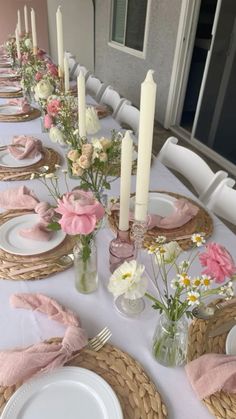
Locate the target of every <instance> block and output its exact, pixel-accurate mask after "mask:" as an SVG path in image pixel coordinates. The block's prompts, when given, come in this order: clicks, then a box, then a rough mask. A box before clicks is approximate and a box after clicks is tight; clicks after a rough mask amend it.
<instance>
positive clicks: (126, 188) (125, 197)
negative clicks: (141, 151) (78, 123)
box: [119, 131, 133, 231]
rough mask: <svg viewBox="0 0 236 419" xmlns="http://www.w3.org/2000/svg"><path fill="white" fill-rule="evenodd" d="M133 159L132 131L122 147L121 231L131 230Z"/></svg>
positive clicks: (127, 134)
mask: <svg viewBox="0 0 236 419" xmlns="http://www.w3.org/2000/svg"><path fill="white" fill-rule="evenodd" d="M132 157H133V140H132V138H131V135H130V131H126V133H125V136H124V138H123V140H122V147H121V172H120V218H119V230H121V231H127V230H128V229H129V201H130V188H131V171H132Z"/></svg>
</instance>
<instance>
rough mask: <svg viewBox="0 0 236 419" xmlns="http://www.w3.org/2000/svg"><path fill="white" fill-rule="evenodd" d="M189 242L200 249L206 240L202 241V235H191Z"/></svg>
mask: <svg viewBox="0 0 236 419" xmlns="http://www.w3.org/2000/svg"><path fill="white" fill-rule="evenodd" d="M191 240H192V242H193V243H194V244H196V246H197V247H201V246H202V245H203V244H204V243H206V240H205V239H204V235H203V234H202V233H195V234H192V236H191Z"/></svg>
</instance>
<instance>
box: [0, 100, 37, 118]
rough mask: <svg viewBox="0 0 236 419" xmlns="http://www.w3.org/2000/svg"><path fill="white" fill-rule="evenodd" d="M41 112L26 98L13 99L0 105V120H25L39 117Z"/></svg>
mask: <svg viewBox="0 0 236 419" xmlns="http://www.w3.org/2000/svg"><path fill="white" fill-rule="evenodd" d="M40 115H41V112H40V110H39V109H38V108H35V107H33V106H32V105H30V104H29V103H28V102H27V101H26V100H25V99H11V100H9V101H8V102H6V103H4V104H1V105H0V122H25V121H31V120H33V119H36V118H39V117H40Z"/></svg>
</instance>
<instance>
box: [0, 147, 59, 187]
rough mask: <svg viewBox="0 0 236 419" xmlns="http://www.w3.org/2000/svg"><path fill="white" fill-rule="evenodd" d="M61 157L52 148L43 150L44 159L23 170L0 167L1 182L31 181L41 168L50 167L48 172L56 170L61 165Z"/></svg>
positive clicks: (22, 168)
mask: <svg viewBox="0 0 236 419" xmlns="http://www.w3.org/2000/svg"><path fill="white" fill-rule="evenodd" d="M60 162H61V156H60V154H58V153H57V152H56V151H55V150H53V149H52V148H46V147H44V149H43V157H42V159H41V160H39V161H38V162H37V163H35V164H32V165H31V166H27V167H21V168H19V167H18V168H11V169H7V168H6V167H2V166H0V180H6V181H8V180H27V179H30V176H31V175H32V173H35V172H37V170H39V169H40V168H41V167H43V166H48V167H49V168H48V172H49V173H50V172H52V171H54V170H55V164H60Z"/></svg>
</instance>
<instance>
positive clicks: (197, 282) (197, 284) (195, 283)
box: [192, 276, 202, 288]
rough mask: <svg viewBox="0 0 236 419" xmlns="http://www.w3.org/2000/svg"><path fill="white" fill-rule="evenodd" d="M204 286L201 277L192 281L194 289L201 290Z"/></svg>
mask: <svg viewBox="0 0 236 419" xmlns="http://www.w3.org/2000/svg"><path fill="white" fill-rule="evenodd" d="M201 285H202V278H201V277H200V276H196V277H195V278H193V280H192V287H193V288H199V287H200V286H201Z"/></svg>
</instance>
